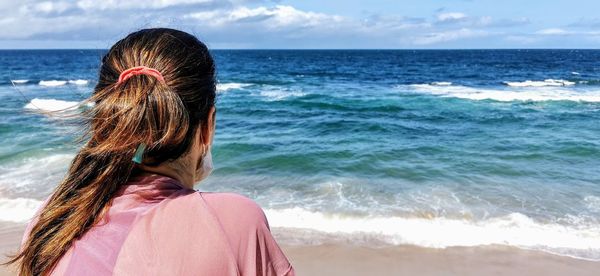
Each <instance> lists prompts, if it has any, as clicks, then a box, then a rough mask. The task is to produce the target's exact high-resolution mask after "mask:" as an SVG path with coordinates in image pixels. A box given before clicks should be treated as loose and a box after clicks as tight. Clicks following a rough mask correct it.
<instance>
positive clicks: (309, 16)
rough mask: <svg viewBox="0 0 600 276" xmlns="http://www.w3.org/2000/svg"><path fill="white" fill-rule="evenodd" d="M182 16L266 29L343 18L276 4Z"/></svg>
mask: <svg viewBox="0 0 600 276" xmlns="http://www.w3.org/2000/svg"><path fill="white" fill-rule="evenodd" d="M183 18H188V19H196V20H197V21H198V23H201V24H205V25H213V26H227V25H229V24H251V23H264V24H263V26H264V27H266V28H268V29H281V28H286V27H294V28H297V27H318V26H323V25H325V24H331V23H334V24H335V23H339V22H342V21H344V18H343V17H341V16H337V15H328V14H324V13H316V12H305V11H301V10H298V9H296V8H294V7H292V6H284V5H277V6H275V7H273V8H267V7H258V8H253V9H251V8H247V7H237V8H235V9H233V10H230V11H227V10H221V11H202V12H195V13H190V14H187V15H184V16H183Z"/></svg>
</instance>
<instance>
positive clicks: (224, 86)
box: [217, 82, 252, 92]
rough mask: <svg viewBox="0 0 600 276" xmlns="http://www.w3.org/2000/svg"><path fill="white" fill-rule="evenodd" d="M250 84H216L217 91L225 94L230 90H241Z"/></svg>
mask: <svg viewBox="0 0 600 276" xmlns="http://www.w3.org/2000/svg"><path fill="white" fill-rule="evenodd" d="M250 85H252V84H250V83H238V82H228V83H219V84H217V91H220V92H225V91H228V90H231V89H242V88H244V87H248V86H250Z"/></svg>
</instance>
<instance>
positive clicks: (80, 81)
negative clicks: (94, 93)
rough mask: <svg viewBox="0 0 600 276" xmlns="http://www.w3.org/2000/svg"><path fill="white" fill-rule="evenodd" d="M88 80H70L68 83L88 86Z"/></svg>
mask: <svg viewBox="0 0 600 276" xmlns="http://www.w3.org/2000/svg"><path fill="white" fill-rule="evenodd" d="M88 82H89V81H88V80H69V81H68V83H69V84H75V85H87V84H88Z"/></svg>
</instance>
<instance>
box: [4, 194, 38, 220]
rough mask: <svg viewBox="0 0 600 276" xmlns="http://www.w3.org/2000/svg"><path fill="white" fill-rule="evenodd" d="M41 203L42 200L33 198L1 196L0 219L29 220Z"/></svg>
mask: <svg viewBox="0 0 600 276" xmlns="http://www.w3.org/2000/svg"><path fill="white" fill-rule="evenodd" d="M41 204H42V201H40V200H36V199H31V198H14V199H9V198H0V221H9V222H27V221H29V220H30V219H31V218H32V217H33V216H34V215H35V212H36V211H37V210H38V209H39V208H40V206H41Z"/></svg>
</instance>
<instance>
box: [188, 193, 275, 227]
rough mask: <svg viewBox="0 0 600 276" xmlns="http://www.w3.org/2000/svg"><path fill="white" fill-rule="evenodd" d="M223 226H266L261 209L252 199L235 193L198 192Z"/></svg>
mask: <svg viewBox="0 0 600 276" xmlns="http://www.w3.org/2000/svg"><path fill="white" fill-rule="evenodd" d="M198 194H199V195H200V197H201V198H202V200H203V201H204V202H205V203H206V205H207V206H208V207H209V208H210V209H211V211H212V212H213V213H214V214H215V215H216V216H217V217H218V219H219V221H221V223H223V224H229V223H232V224H238V225H239V224H240V223H246V224H250V225H254V224H258V225H263V224H264V225H267V227H268V223H267V219H266V217H265V213H264V212H263V210H262V208H261V207H260V206H259V205H258V204H257V203H256V202H255V201H254V200H252V199H250V198H248V197H246V196H243V195H240V194H236V193H217V192H198Z"/></svg>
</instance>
